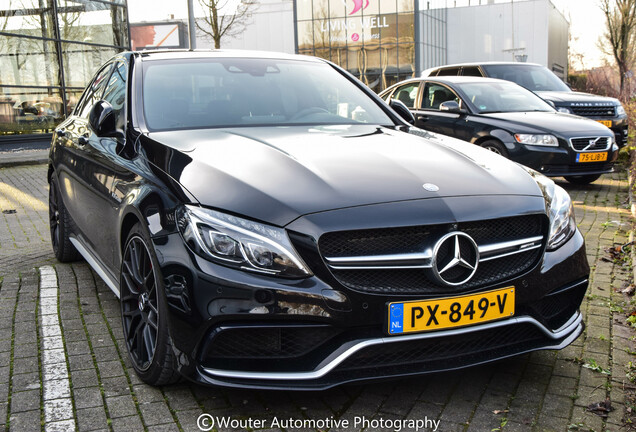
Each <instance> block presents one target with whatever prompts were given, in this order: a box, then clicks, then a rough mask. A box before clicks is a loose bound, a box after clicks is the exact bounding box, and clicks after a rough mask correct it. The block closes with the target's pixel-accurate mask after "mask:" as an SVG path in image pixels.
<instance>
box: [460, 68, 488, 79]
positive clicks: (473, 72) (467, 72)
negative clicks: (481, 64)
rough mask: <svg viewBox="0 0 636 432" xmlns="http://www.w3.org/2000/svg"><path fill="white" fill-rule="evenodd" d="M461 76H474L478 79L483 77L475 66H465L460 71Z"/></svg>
mask: <svg viewBox="0 0 636 432" xmlns="http://www.w3.org/2000/svg"><path fill="white" fill-rule="evenodd" d="M462 75H464V76H474V77H480V76H483V75H482V73H481V71H480V70H479V68H478V67H476V66H467V67H464V68H463V69H462Z"/></svg>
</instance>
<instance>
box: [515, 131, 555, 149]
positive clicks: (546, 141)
mask: <svg viewBox="0 0 636 432" xmlns="http://www.w3.org/2000/svg"><path fill="white" fill-rule="evenodd" d="M515 139H516V140H517V142H520V143H521V144H529V145H538V146H551V147H558V146H559V141H558V140H557V139H556V137H555V136H554V135H530V134H515Z"/></svg>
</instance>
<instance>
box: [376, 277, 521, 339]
mask: <svg viewBox="0 0 636 432" xmlns="http://www.w3.org/2000/svg"><path fill="white" fill-rule="evenodd" d="M388 306H389V334H392V335H394V334H402V333H412V332H421V331H428V330H438V329H444V328H452V327H461V326H466V325H471V324H477V323H481V322H486V321H492V320H496V319H499V318H507V317H511V316H513V315H514V314H515V287H513V286H510V287H506V288H502V289H498V290H494V291H487V292H483V293H479V294H472V295H467V296H461V297H449V298H443V299H436V300H417V301H409V302H395V303H389V305H388Z"/></svg>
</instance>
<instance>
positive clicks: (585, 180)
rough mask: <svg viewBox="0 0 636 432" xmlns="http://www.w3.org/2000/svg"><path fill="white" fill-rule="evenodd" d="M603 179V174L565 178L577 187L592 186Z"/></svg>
mask: <svg viewBox="0 0 636 432" xmlns="http://www.w3.org/2000/svg"><path fill="white" fill-rule="evenodd" d="M599 177H601V174H589V175H580V176H565V179H566V180H567V181H569V182H570V183H572V184H577V185H587V184H590V183H592V182H594V181H596V180H598V179H599Z"/></svg>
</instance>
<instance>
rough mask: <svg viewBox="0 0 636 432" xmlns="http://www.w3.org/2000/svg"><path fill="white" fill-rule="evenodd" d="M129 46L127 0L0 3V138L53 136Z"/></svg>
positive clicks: (18, 0)
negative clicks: (94, 81) (92, 82)
mask: <svg viewBox="0 0 636 432" xmlns="http://www.w3.org/2000/svg"><path fill="white" fill-rule="evenodd" d="M128 48H129V37H128V21H127V14H126V0H91V1H85V0H9V1H0V71H2V73H0V136H1V135H6V134H20V133H29V134H30V133H42V132H50V131H51V130H52V129H53V128H54V127H55V125H56V124H58V123H59V122H60V121H61V120H62V119H64V118H65V117H66V116H67V115H69V114H70V113H71V112H72V110H73V109H74V108H75V105H76V104H77V101H78V99H79V97H80V96H81V93H82V90H83V88H84V86H85V85H86V84H87V83H88V81H89V80H90V78H91V77H92V76H93V74H94V73H95V71H96V70H97V68H98V67H99V66H100V65H101V64H103V63H104V62H105V61H106V60H107V59H109V58H110V57H112V56H113V55H115V54H116V53H117V52H120V51H123V50H125V49H128Z"/></svg>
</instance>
